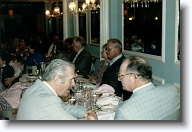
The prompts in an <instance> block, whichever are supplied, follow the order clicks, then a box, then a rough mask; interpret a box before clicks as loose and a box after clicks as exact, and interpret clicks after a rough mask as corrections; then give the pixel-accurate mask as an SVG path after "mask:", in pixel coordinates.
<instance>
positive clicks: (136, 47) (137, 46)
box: [131, 42, 144, 52]
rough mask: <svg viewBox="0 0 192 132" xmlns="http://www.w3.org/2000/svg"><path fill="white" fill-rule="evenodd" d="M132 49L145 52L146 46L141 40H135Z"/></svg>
mask: <svg viewBox="0 0 192 132" xmlns="http://www.w3.org/2000/svg"><path fill="white" fill-rule="evenodd" d="M131 51H134V52H144V46H143V44H142V43H140V42H135V43H133V44H132V45H131Z"/></svg>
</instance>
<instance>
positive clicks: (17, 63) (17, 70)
mask: <svg viewBox="0 0 192 132" xmlns="http://www.w3.org/2000/svg"><path fill="white" fill-rule="evenodd" d="M9 65H10V66H12V67H13V69H14V76H12V77H10V78H6V79H5V82H6V84H8V85H10V86H11V84H14V83H16V82H19V78H20V77H21V74H22V72H23V70H24V60H23V58H22V57H21V56H20V55H17V56H15V57H14V58H13V59H12V60H11V62H10V63H9Z"/></svg>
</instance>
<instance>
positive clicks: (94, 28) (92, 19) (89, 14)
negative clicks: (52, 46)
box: [78, 0, 100, 45]
mask: <svg viewBox="0 0 192 132" xmlns="http://www.w3.org/2000/svg"><path fill="white" fill-rule="evenodd" d="M99 1H100V0H86V1H85V0H79V1H78V7H79V35H80V36H82V37H83V38H84V39H85V40H86V41H87V43H90V44H96V45H99V43H100V2H99ZM85 2H86V4H85ZM88 38H89V39H88Z"/></svg>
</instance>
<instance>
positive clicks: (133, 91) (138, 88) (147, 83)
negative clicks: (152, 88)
mask: <svg viewBox="0 0 192 132" xmlns="http://www.w3.org/2000/svg"><path fill="white" fill-rule="evenodd" d="M151 84H152V82H149V83H147V84H145V85H143V86H141V87H138V88H136V89H134V90H133V93H134V92H136V91H137V90H140V89H142V88H144V87H146V86H148V85H151Z"/></svg>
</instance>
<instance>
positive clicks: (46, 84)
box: [43, 81, 58, 96]
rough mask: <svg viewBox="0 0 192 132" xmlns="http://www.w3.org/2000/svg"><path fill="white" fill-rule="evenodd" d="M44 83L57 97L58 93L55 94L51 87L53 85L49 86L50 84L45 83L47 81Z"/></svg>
mask: <svg viewBox="0 0 192 132" xmlns="http://www.w3.org/2000/svg"><path fill="white" fill-rule="evenodd" d="M43 83H45V85H47V87H48V88H50V90H51V91H53V93H54V94H55V95H56V96H58V95H57V93H56V92H55V90H54V89H53V88H52V87H51V85H49V84H48V83H47V82H45V81H43Z"/></svg>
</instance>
